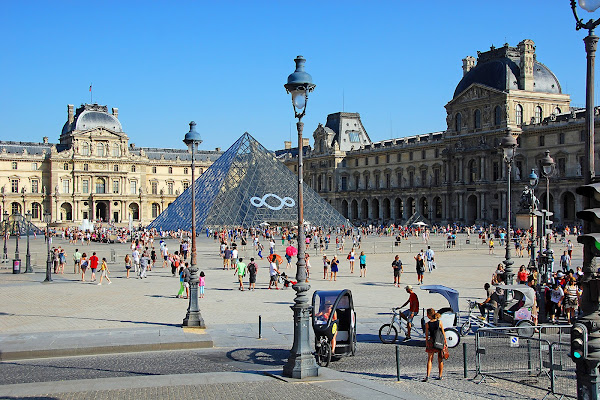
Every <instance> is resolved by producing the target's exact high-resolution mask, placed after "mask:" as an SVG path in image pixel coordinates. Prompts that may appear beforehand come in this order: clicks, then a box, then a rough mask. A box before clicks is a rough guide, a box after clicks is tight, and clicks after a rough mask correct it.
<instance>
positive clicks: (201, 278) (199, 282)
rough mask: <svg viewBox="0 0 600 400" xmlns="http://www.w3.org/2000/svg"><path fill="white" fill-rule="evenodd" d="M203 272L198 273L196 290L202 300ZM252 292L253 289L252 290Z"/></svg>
mask: <svg viewBox="0 0 600 400" xmlns="http://www.w3.org/2000/svg"><path fill="white" fill-rule="evenodd" d="M204 276H205V275H204V271H200V276H199V277H198V288H199V289H200V293H199V294H200V298H201V299H203V298H204ZM252 290H254V289H252Z"/></svg>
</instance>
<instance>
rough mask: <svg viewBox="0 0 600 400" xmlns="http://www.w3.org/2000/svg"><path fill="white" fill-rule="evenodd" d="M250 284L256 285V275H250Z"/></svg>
mask: <svg viewBox="0 0 600 400" xmlns="http://www.w3.org/2000/svg"><path fill="white" fill-rule="evenodd" d="M249 281H250V283H256V274H254V275H253V274H250V278H249Z"/></svg>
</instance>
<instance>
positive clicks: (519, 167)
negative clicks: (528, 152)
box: [515, 161, 523, 179]
mask: <svg viewBox="0 0 600 400" xmlns="http://www.w3.org/2000/svg"><path fill="white" fill-rule="evenodd" d="M515 167H516V171H515V175H516V176H520V177H521V179H523V163H522V162H521V161H517V162H515Z"/></svg>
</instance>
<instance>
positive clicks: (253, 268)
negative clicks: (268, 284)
mask: <svg viewBox="0 0 600 400" xmlns="http://www.w3.org/2000/svg"><path fill="white" fill-rule="evenodd" d="M246 269H247V270H248V275H249V276H248V281H249V282H248V290H250V291H252V292H254V287H255V286H256V273H257V272H258V266H257V265H256V263H255V262H254V258H250V262H249V263H248V265H247V266H246Z"/></svg>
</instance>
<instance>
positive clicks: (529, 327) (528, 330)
mask: <svg viewBox="0 0 600 400" xmlns="http://www.w3.org/2000/svg"><path fill="white" fill-rule="evenodd" d="M517 327H519V328H522V329H515V331H516V332H515V333H516V334H517V335H519V336H524V337H532V336H533V334H534V333H535V328H534V327H533V323H532V322H531V321H529V320H522V321H519V322H518V323H517Z"/></svg>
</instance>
